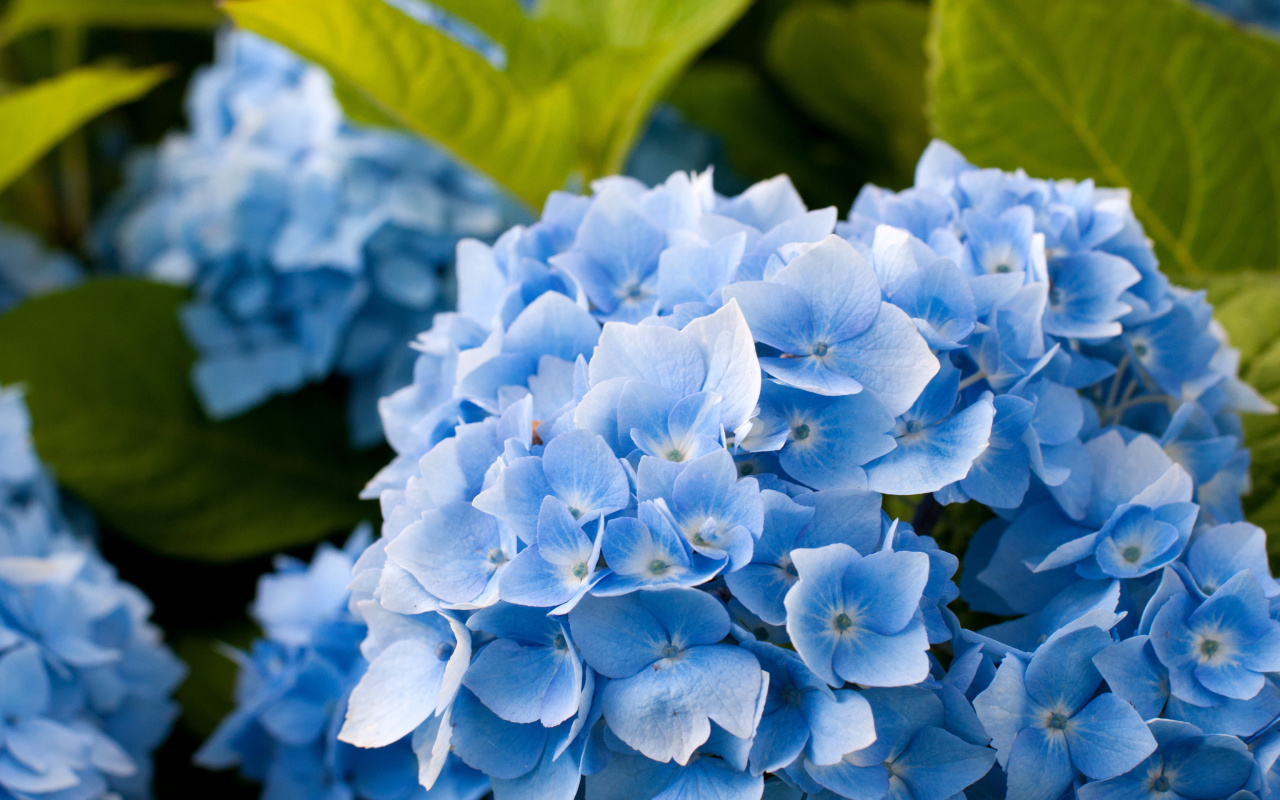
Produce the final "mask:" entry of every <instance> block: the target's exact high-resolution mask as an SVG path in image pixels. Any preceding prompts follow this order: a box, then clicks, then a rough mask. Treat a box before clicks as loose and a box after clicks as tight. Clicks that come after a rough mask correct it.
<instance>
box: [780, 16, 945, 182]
mask: <svg viewBox="0 0 1280 800" xmlns="http://www.w3.org/2000/svg"><path fill="white" fill-rule="evenodd" d="M928 16H929V15H928V9H927V8H926V7H925V6H923V5H921V4H919V3H914V2H908V0H862V2H857V3H854V4H853V5H847V4H845V5H836V4H833V3H800V4H797V5H794V6H792V7H791V8H789V9H788V10H787V11H786V13H784V14H783V15H782V17H781V18H780V19H779V20H778V22H777V24H776V25H775V27H774V29H773V34H772V36H771V37H770V41H769V48H768V59H767V60H768V65H769V68H770V71H771V73H772V74H773V76H774V78H775V79H776V80H777V81H778V82H779V83H780V84H781V85H782V86H783V87H784V88H785V89H786V90H787V93H788V94H789V95H790V96H791V98H792V99H793V100H795V101H796V103H798V104H799V105H800V107H801V108H803V109H804V110H805V111H806V112H807V113H808V114H809V115H811V116H812V117H813V118H814V119H816V120H818V121H820V122H821V123H823V124H824V125H826V126H828V127H829V128H831V129H832V130H834V131H838V132H839V133H840V134H841V135H843V136H845V137H846V138H848V139H849V140H850V141H851V142H852V143H854V144H855V145H856V146H857V147H858V148H859V149H860V150H861V151H863V152H866V153H868V154H869V155H871V156H872V157H874V158H875V160H877V161H881V162H883V163H884V164H885V165H886V166H887V167H888V175H887V178H888V182H889V183H891V184H894V185H898V186H902V185H906V184H909V183H910V182H911V177H912V175H913V174H914V171H915V164H916V161H917V160H918V159H919V158H920V154H921V153H922V152H924V148H925V146H926V145H927V144H929V128H928V124H927V122H926V121H925V115H924V104H925V66H926V59H925V51H924V40H925V33H926V31H927V29H928Z"/></svg>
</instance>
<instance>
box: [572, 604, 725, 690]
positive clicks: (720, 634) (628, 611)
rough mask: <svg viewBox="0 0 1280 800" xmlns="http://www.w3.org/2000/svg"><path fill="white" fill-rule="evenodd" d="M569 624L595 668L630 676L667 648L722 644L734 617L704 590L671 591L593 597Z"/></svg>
mask: <svg viewBox="0 0 1280 800" xmlns="http://www.w3.org/2000/svg"><path fill="white" fill-rule="evenodd" d="M569 625H570V628H571V629H572V631H573V638H574V642H575V643H576V644H577V645H578V649H579V650H581V652H582V656H583V658H584V659H585V660H586V662H587V663H588V664H589V665H590V666H591V667H592V668H593V669H595V670H596V671H597V672H599V673H601V674H602V675H604V676H606V677H609V678H628V677H630V676H632V675H635V674H636V673H637V672H639V671H640V670H642V669H644V668H645V667H647V666H649V665H650V664H652V663H654V662H655V661H657V660H658V659H660V658H664V657H665V656H664V650H665V649H666V648H667V647H668V645H673V644H674V645H675V647H676V649H679V648H680V647H691V646H696V645H700V644H710V643H713V642H718V641H720V640H721V639H723V638H724V637H725V635H726V634H727V633H728V632H729V615H728V613H727V612H726V611H725V610H724V606H722V605H721V604H720V603H719V602H718V601H717V600H715V599H714V598H713V597H711V596H710V595H708V594H706V593H704V592H700V591H698V590H696V589H668V590H665V591H662V592H643V593H635V594H628V595H623V596H621V597H593V596H590V595H589V596H587V597H585V598H583V600H582V602H580V603H579V604H578V605H577V607H576V608H574V609H573V610H572V611H570V612H569Z"/></svg>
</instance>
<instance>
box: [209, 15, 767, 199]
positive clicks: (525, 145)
mask: <svg viewBox="0 0 1280 800" xmlns="http://www.w3.org/2000/svg"><path fill="white" fill-rule="evenodd" d="M749 3H750V0H545V2H543V3H541V5H540V7H539V10H538V12H537V16H534V17H530V16H527V15H526V14H525V13H524V12H522V11H521V10H520V7H519V5H518V3H517V2H516V0H442V1H440V2H436V3H434V5H436V6H438V7H441V8H443V9H444V10H445V11H448V12H450V13H453V14H455V15H457V16H458V17H460V18H462V19H464V20H466V21H468V22H470V23H471V24H473V25H474V26H475V27H476V28H478V29H479V30H480V31H483V33H484V34H486V35H487V36H488V37H489V38H490V39H491V40H492V41H493V42H495V43H496V44H497V45H499V46H501V48H502V49H503V51H504V52H505V58H506V65H505V68H501V69H500V68H498V67H495V66H494V65H493V64H492V63H490V62H489V61H488V60H486V58H485V57H484V56H482V55H480V54H479V53H477V52H475V51H473V50H471V49H469V48H468V47H466V46H464V45H462V44H460V43H459V42H457V41H456V40H454V39H453V38H451V37H450V36H447V35H445V34H443V33H441V32H440V31H438V30H436V29H434V28H432V27H430V26H427V25H423V24H420V23H418V22H416V21H414V20H413V19H411V18H410V17H408V16H407V15H406V14H404V13H403V12H402V11H400V10H398V9H396V8H393V7H392V6H391V5H389V4H388V3H387V2H385V0H227V2H225V3H224V4H223V9H224V10H225V11H226V12H227V13H228V14H229V15H230V16H231V17H232V18H233V19H235V20H236V22H238V23H240V24H241V25H243V26H244V27H246V28H250V29H252V30H255V31H258V32H259V33H262V34H264V35H266V36H269V37H271V38H273V39H276V40H277V41H279V42H281V43H283V44H285V45H287V46H288V47H291V48H292V49H294V50H296V51H297V52H298V53H300V54H301V55H303V56H304V57H306V58H309V59H311V60H313V61H315V62H317V63H319V64H321V65H322V66H324V67H326V68H327V69H328V70H329V72H330V74H331V75H333V77H334V79H335V81H336V82H337V83H339V84H340V85H341V94H342V95H343V96H344V97H346V98H352V97H353V95H358V96H359V97H360V99H361V101H362V102H359V103H358V104H357V105H358V106H359V115H360V117H361V118H363V119H369V118H374V119H383V120H389V121H394V122H395V123H396V124H397V125H399V126H401V127H403V128H406V129H408V130H411V131H414V132H416V133H418V134H420V135H423V136H426V137H428V138H430V139H433V140H435V141H436V142H438V143H440V144H441V145H443V146H444V147H446V148H447V149H449V150H451V151H452V152H453V153H454V154H456V155H457V156H459V157H460V158H462V159H463V160H465V161H468V162H470V163H472V164H474V165H475V166H477V167H479V168H480V169H482V170H484V171H485V172H487V173H489V174H490V175H492V176H493V177H494V178H496V179H497V180H499V181H500V182H501V183H503V184H504V185H506V186H507V187H508V188H509V189H511V190H512V191H513V192H514V193H515V194H517V195H518V196H520V197H522V198H523V199H524V200H525V201H526V202H528V203H530V204H531V205H533V206H534V207H540V206H541V204H542V202H543V200H544V199H545V198H546V195H547V193H548V192H550V191H552V190H554V189H559V188H562V187H563V186H565V184H566V182H567V181H569V180H570V179H571V178H573V177H575V176H577V177H580V178H582V179H586V180H590V179H593V178H596V177H599V176H601V175H605V174H609V173H612V172H617V171H619V170H620V169H621V168H622V166H623V164H624V162H625V159H626V156H627V154H628V152H629V151H630V148H631V145H632V144H633V142H634V140H635V137H636V135H637V133H638V132H639V130H640V127H641V125H642V124H643V123H644V121H645V118H646V116H647V114H648V112H649V109H650V108H651V107H652V105H653V104H654V103H655V102H656V101H657V100H658V98H659V97H660V96H661V95H662V93H663V92H664V91H665V90H666V88H667V87H668V86H669V85H670V83H671V81H672V80H673V79H674V78H675V77H676V76H677V75H678V74H679V73H680V72H681V71H682V70H683V69H684V68H685V67H686V66H687V65H688V63H689V62H690V61H691V60H692V59H693V58H694V57H695V56H696V55H697V54H698V53H699V52H700V51H701V50H702V49H703V48H704V47H706V46H707V45H708V44H709V43H710V42H712V41H713V40H714V39H715V38H716V37H717V36H718V35H719V34H720V33H722V32H723V31H724V30H725V28H727V27H728V26H729V25H730V24H731V23H732V22H733V20H734V19H735V18H736V17H737V16H738V15H739V14H741V13H742V11H743V10H744V9H745V8H746V6H747V5H748V4H749Z"/></svg>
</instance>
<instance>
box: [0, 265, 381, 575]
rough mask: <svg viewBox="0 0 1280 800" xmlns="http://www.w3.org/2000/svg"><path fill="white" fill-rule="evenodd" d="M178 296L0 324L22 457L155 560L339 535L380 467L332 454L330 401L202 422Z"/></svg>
mask: <svg viewBox="0 0 1280 800" xmlns="http://www.w3.org/2000/svg"><path fill="white" fill-rule="evenodd" d="M185 297H186V294H185V292H183V291H181V290H179V289H176V288H173V287H169V286H162V285H159V284H153V283H148V282H145V281H135V280H103V281H96V282H92V283H89V284H87V285H85V286H82V287H78V288H75V289H72V290H70V291H66V292H61V293H58V294H54V295H47V296H43V297H38V298H35V299H33V300H30V301H28V302H26V303H24V304H23V305H21V306H19V307H18V308H17V309H15V310H14V311H11V312H10V313H8V314H6V315H5V316H3V317H0V383H4V384H6V385H7V384H14V383H23V384H25V385H26V387H27V402H28V404H29V405H30V408H31V415H32V420H33V427H34V431H35V441H36V447H37V449H38V450H39V452H40V455H41V456H42V457H43V458H44V460H45V461H46V462H47V463H48V464H49V465H50V466H51V467H52V468H53V470H54V472H55V473H56V475H57V477H58V480H59V481H60V482H61V483H62V484H63V485H64V486H66V487H67V488H69V489H71V490H72V491H74V492H76V493H77V494H79V495H80V496H81V497H83V498H84V500H85V501H87V502H88V504H89V505H90V506H91V507H92V508H93V510H94V511H95V512H96V513H97V514H98V515H99V516H100V517H101V518H102V520H103V521H104V522H105V523H106V525H107V526H108V527H109V528H111V529H115V530H118V531H119V532H120V533H121V534H122V535H124V536H126V537H128V538H129V539H131V540H133V541H135V542H137V543H138V544H140V545H142V546H144V547H147V548H148V549H151V550H154V551H157V552H159V553H162V554H165V555H171V556H178V557H183V558H191V559H200V560H206V561H218V562H225V561H233V560H236V559H240V558H245V557H248V556H252V555H258V554H262V553H270V552H275V551H277V550H280V549H283V548H285V547H289V546H292V545H297V544H303V543H307V542H313V541H316V540H318V539H320V538H322V537H324V536H326V535H328V534H331V533H335V532H339V531H348V530H350V529H351V528H352V527H353V526H354V525H355V524H356V523H357V522H359V521H360V520H361V519H366V518H373V517H374V516H375V515H376V513H377V508H376V507H374V506H373V505H372V504H365V503H361V502H360V501H358V500H357V499H356V495H357V493H358V492H359V490H360V487H361V485H362V484H363V483H364V482H365V481H366V480H367V479H368V478H369V477H370V476H372V475H373V474H374V472H375V471H376V470H377V468H378V466H379V465H380V464H381V463H383V462H385V460H386V459H385V455H384V454H383V453H381V452H374V453H367V454H362V455H360V456H356V455H354V454H352V452H351V451H350V450H349V449H348V447H347V444H346V431H345V426H344V425H343V422H342V421H343V420H344V419H345V416H344V407H345V403H344V400H345V398H344V397H343V393H340V392H332V391H325V389H326V388H330V389H332V388H334V387H313V388H311V389H308V390H304V391H303V392H300V393H298V394H295V395H292V396H290V397H287V398H280V399H276V400H274V401H272V402H270V403H267V404H266V405H264V406H261V407H259V408H257V409H255V410H254V411H252V412H250V413H249V414H246V415H244V416H241V417H237V418H236V419H232V420H227V421H225V422H217V423H214V422H210V421H209V420H208V419H207V418H206V417H205V416H204V414H203V413H202V412H201V410H200V407H199V405H198V403H197V401H196V398H195V395H194V394H193V392H192V391H191V388H190V385H189V383H188V375H189V371H190V368H191V364H192V360H193V355H192V352H191V349H190V348H189V347H188V345H187V343H186V339H185V337H184V336H183V333H182V330H181V328H180V327H179V325H178V322H177V315H176V312H177V310H178V307H179V306H180V305H181V303H182V302H183V301H184V300H185Z"/></svg>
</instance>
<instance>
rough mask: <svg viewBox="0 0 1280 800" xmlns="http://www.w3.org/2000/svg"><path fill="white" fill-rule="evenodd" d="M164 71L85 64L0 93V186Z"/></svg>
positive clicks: (164, 75) (166, 72)
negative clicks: (47, 78)
mask: <svg viewBox="0 0 1280 800" xmlns="http://www.w3.org/2000/svg"><path fill="white" fill-rule="evenodd" d="M168 76H169V70H168V69H167V68H165V67H152V68H150V69H138V70H133V69H120V68H116V67H85V68H82V69H76V70H72V71H71V72H68V73H66V74H65V75H60V76H58V77H57V78H51V79H49V80H47V81H42V82H41V83H37V84H34V85H32V86H28V87H25V88H23V89H20V90H18V91H16V92H11V93H9V94H6V95H0V189H4V187H6V186H8V185H9V184H10V183H12V182H13V180H14V179H15V178H17V177H18V176H19V175H21V174H22V173H23V172H25V171H26V170H27V168H28V167H30V166H31V165H32V164H34V163H35V162H36V161H37V160H39V159H40V157H41V156H43V155H44V154H45V153H47V152H49V151H50V150H51V149H53V147H54V146H55V145H56V144H58V142H61V141H62V140H63V139H64V138H66V137H67V136H68V135H69V134H71V133H72V132H74V131H75V130H76V129H78V128H79V127H80V126H81V125H84V124H85V123H86V122H88V121H89V120H91V119H93V118H94V117H96V116H98V115H99V114H101V113H102V112H104V111H106V110H107V109H110V108H114V107H116V106H118V105H121V104H123V103H127V102H129V101H130V100H136V99H138V98H139V97H141V96H142V95H144V94H146V93H147V92H149V91H151V89H152V88H154V87H155V86H156V84H158V83H160V82H161V81H163V80H164V79H165V78H167V77H168Z"/></svg>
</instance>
